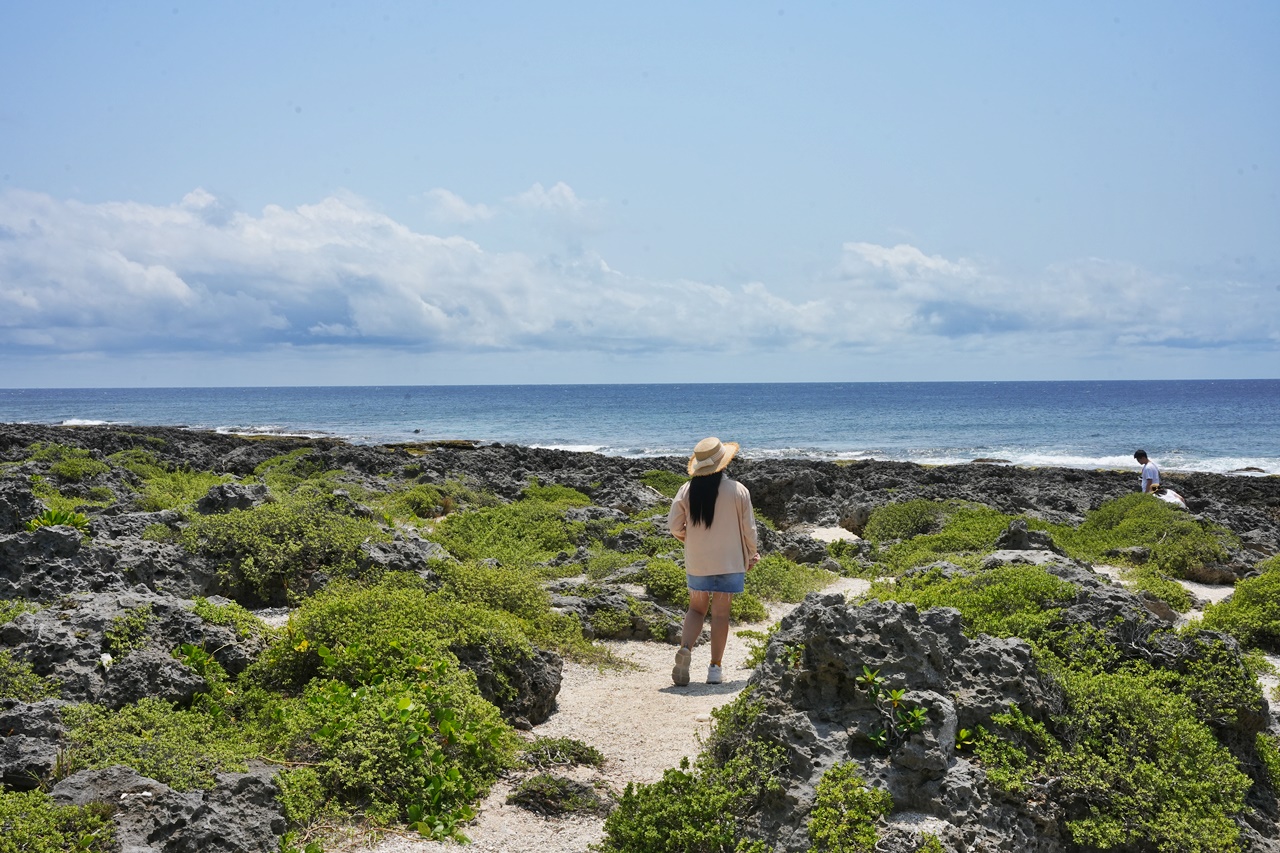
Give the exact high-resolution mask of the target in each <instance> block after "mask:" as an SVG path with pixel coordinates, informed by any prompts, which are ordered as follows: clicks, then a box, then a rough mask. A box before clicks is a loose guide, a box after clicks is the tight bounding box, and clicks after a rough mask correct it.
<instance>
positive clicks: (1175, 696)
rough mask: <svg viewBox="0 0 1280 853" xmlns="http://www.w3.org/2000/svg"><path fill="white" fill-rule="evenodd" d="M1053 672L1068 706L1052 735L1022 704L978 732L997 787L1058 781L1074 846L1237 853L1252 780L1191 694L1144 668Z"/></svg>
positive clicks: (1014, 789)
mask: <svg viewBox="0 0 1280 853" xmlns="http://www.w3.org/2000/svg"><path fill="white" fill-rule="evenodd" d="M1054 676H1055V678H1056V679H1057V680H1058V681H1059V682H1060V683H1061V684H1062V685H1063V687H1064V689H1065V691H1066V696H1067V704H1068V707H1067V710H1066V711H1065V712H1064V713H1062V714H1060V715H1056V716H1055V717H1054V718H1053V720H1052V724H1053V728H1054V731H1052V732H1051V731H1050V730H1049V729H1048V727H1046V726H1045V725H1044V724H1043V723H1041V722H1037V721H1034V720H1031V719H1029V718H1028V717H1026V716H1025V715H1023V714H1021V713H1020V712H1019V711H1018V710H1017V709H1016V708H1011V709H1010V710H1009V712H1008V713H1006V714H999V715H996V716H994V717H993V718H992V724H993V725H994V726H995V729H993V730H986V729H983V730H980V731H979V735H978V742H977V745H976V749H975V753H976V755H977V757H978V759H979V760H980V761H981V762H982V765H983V767H984V769H985V770H986V772H987V775H988V777H989V778H990V779H991V780H992V782H993V783H995V784H996V785H997V786H999V787H1001V788H1002V789H1003V790H1006V791H1009V792H1011V793H1024V794H1030V792H1031V791H1032V790H1033V789H1035V788H1036V786H1037V785H1039V784H1041V783H1040V781H1039V780H1043V779H1050V778H1052V779H1055V780H1057V782H1056V786H1057V787H1056V789H1055V790H1056V791H1057V792H1058V793H1057V794H1056V795H1055V797H1056V800H1057V802H1059V803H1060V804H1061V805H1062V806H1063V808H1064V809H1065V811H1066V821H1065V823H1066V828H1067V831H1068V833H1069V835H1070V836H1071V838H1072V840H1073V841H1074V842H1075V843H1077V844H1082V845H1090V846H1093V847H1096V848H1098V849H1100V850H1111V849H1128V847H1129V846H1131V845H1133V844H1136V843H1139V842H1141V843H1142V844H1144V845H1146V846H1147V847H1149V848H1150V849H1152V850H1155V851H1160V853H1174V851H1188V850H1195V851H1228V850H1236V849H1238V846H1239V830H1238V827H1237V826H1236V824H1235V822H1234V820H1233V816H1234V815H1237V814H1239V813H1240V811H1241V810H1242V809H1243V807H1244V793H1245V791H1246V790H1247V789H1248V787H1249V779H1248V777H1247V776H1245V775H1244V774H1243V773H1241V772H1240V770H1239V768H1238V766H1237V764H1236V762H1235V761H1234V760H1233V759H1232V758H1231V755H1230V753H1229V752H1228V751H1227V749H1226V748H1225V747H1224V746H1223V745H1222V744H1220V743H1218V741H1217V740H1216V738H1215V737H1214V735H1213V733H1212V731H1211V730H1210V729H1209V727H1208V726H1207V725H1206V724H1205V723H1203V722H1201V721H1200V720H1199V719H1197V713H1196V708H1195V705H1194V704H1193V702H1192V701H1191V700H1190V699H1189V698H1187V697H1186V696H1183V695H1181V694H1179V693H1176V692H1172V691H1169V690H1168V689H1167V688H1166V681H1165V677H1164V676H1163V675H1162V674H1161V673H1159V672H1156V671H1154V670H1153V669H1152V668H1151V667H1149V666H1147V665H1145V664H1131V665H1130V666H1129V667H1127V668H1126V669H1124V670H1121V671H1117V672H1080V671H1076V670H1072V669H1070V668H1068V667H1065V666H1061V667H1058V668H1056V669H1055V672H1054ZM1041 795H1043V794H1041Z"/></svg>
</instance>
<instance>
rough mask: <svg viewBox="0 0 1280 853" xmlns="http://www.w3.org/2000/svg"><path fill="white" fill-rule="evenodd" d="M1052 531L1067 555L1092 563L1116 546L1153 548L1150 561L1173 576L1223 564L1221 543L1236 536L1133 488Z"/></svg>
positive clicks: (1102, 557) (1225, 542)
mask: <svg viewBox="0 0 1280 853" xmlns="http://www.w3.org/2000/svg"><path fill="white" fill-rule="evenodd" d="M1052 535H1053V539H1054V541H1055V542H1056V543H1057V544H1058V545H1059V546H1060V547H1062V548H1063V550H1065V551H1066V552H1067V553H1068V554H1069V555H1070V556H1072V557H1075V558H1077V559H1081V560H1091V561H1095V562H1096V561H1100V560H1102V559H1104V558H1105V557H1106V554H1107V552H1108V551H1112V550H1114V549H1118V548H1128V547H1144V548H1147V549H1149V550H1150V552H1151V556H1150V559H1149V560H1148V565H1150V566H1151V567H1152V568H1155V569H1158V570H1159V571H1161V572H1164V573H1165V574H1168V575H1172V576H1173V577H1175V578H1182V577H1186V576H1187V575H1188V573H1190V572H1193V571H1194V570H1196V569H1199V568H1203V567H1204V566H1206V565H1211V564H1213V563H1220V562H1225V561H1226V560H1227V550H1226V547H1225V545H1226V544H1229V543H1230V542H1231V541H1232V540H1233V539H1234V537H1233V535H1232V534H1231V533H1230V531H1228V530H1226V529H1225V528H1222V527H1219V526H1217V525H1213V524H1209V523H1207V522H1202V521H1198V520H1196V519H1195V518H1193V517H1192V516H1190V515H1188V514H1187V513H1186V512H1185V511H1183V510H1180V509H1176V508H1174V507H1173V506H1172V505H1170V504H1167V503H1165V502H1164V501H1162V500H1159V499H1158V498H1156V497H1155V496H1154V495H1147V494H1141V493H1137V492H1135V493H1133V494H1129V495H1125V496H1123V497H1120V498H1116V499H1115V500H1113V501H1107V502H1106V503H1104V504H1103V505H1102V506H1100V507H1099V508H1098V509H1096V510H1093V511H1091V512H1090V513H1088V515H1086V516H1085V520H1084V522H1083V523H1082V524H1081V525H1080V526H1079V527H1077V528H1072V527H1066V526H1054V527H1053V528H1052ZM1107 559H1116V558H1114V557H1112V558H1107Z"/></svg>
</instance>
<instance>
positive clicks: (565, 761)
mask: <svg viewBox="0 0 1280 853" xmlns="http://www.w3.org/2000/svg"><path fill="white" fill-rule="evenodd" d="M520 757H521V760H522V761H523V762H524V763H525V764H528V765H530V766H532V767H576V766H587V767H601V766H603V765H604V756H603V755H601V754H600V750H598V749H596V748H595V747H594V746H591V745H589V744H585V743H583V742H582V741H580V740H577V739H576V738H571V737H539V738H535V739H534V741H533V743H531V744H529V745H527V746H525V747H524V749H523V750H522V752H521V756H520Z"/></svg>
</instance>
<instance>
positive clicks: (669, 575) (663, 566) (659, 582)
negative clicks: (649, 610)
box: [644, 559, 689, 610]
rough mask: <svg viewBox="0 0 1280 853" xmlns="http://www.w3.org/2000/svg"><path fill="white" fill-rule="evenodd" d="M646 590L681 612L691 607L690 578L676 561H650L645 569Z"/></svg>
mask: <svg viewBox="0 0 1280 853" xmlns="http://www.w3.org/2000/svg"><path fill="white" fill-rule="evenodd" d="M644 590H645V592H647V593H649V595H651V596H653V597H654V598H656V599H658V600H659V601H665V602H667V603H669V604H672V605H674V606H676V607H678V608H680V609H681V610H683V609H685V608H687V607H688V606H689V585H688V578H687V577H686V576H685V573H684V569H682V568H681V567H680V566H678V565H676V562H675V561H674V560H663V559H651V560H649V561H648V562H647V563H646V564H645V568H644Z"/></svg>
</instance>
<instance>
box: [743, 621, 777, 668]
mask: <svg viewBox="0 0 1280 853" xmlns="http://www.w3.org/2000/svg"><path fill="white" fill-rule="evenodd" d="M777 632H778V626H777V625H772V626H770V627H769V630H768V631H750V630H745V629H744V630H741V631H735V632H734V633H735V634H736V635H737V636H739V637H741V638H742V639H744V640H746V641H747V659H746V662H745V663H744V664H743V665H744V666H746V667H747V668H748V669H754V668H756V667H757V666H759V665H760V664H762V663H764V658H765V654H766V653H767V652H768V650H769V640H770V639H771V638H772V637H773V635H774V634H776V633H777Z"/></svg>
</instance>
